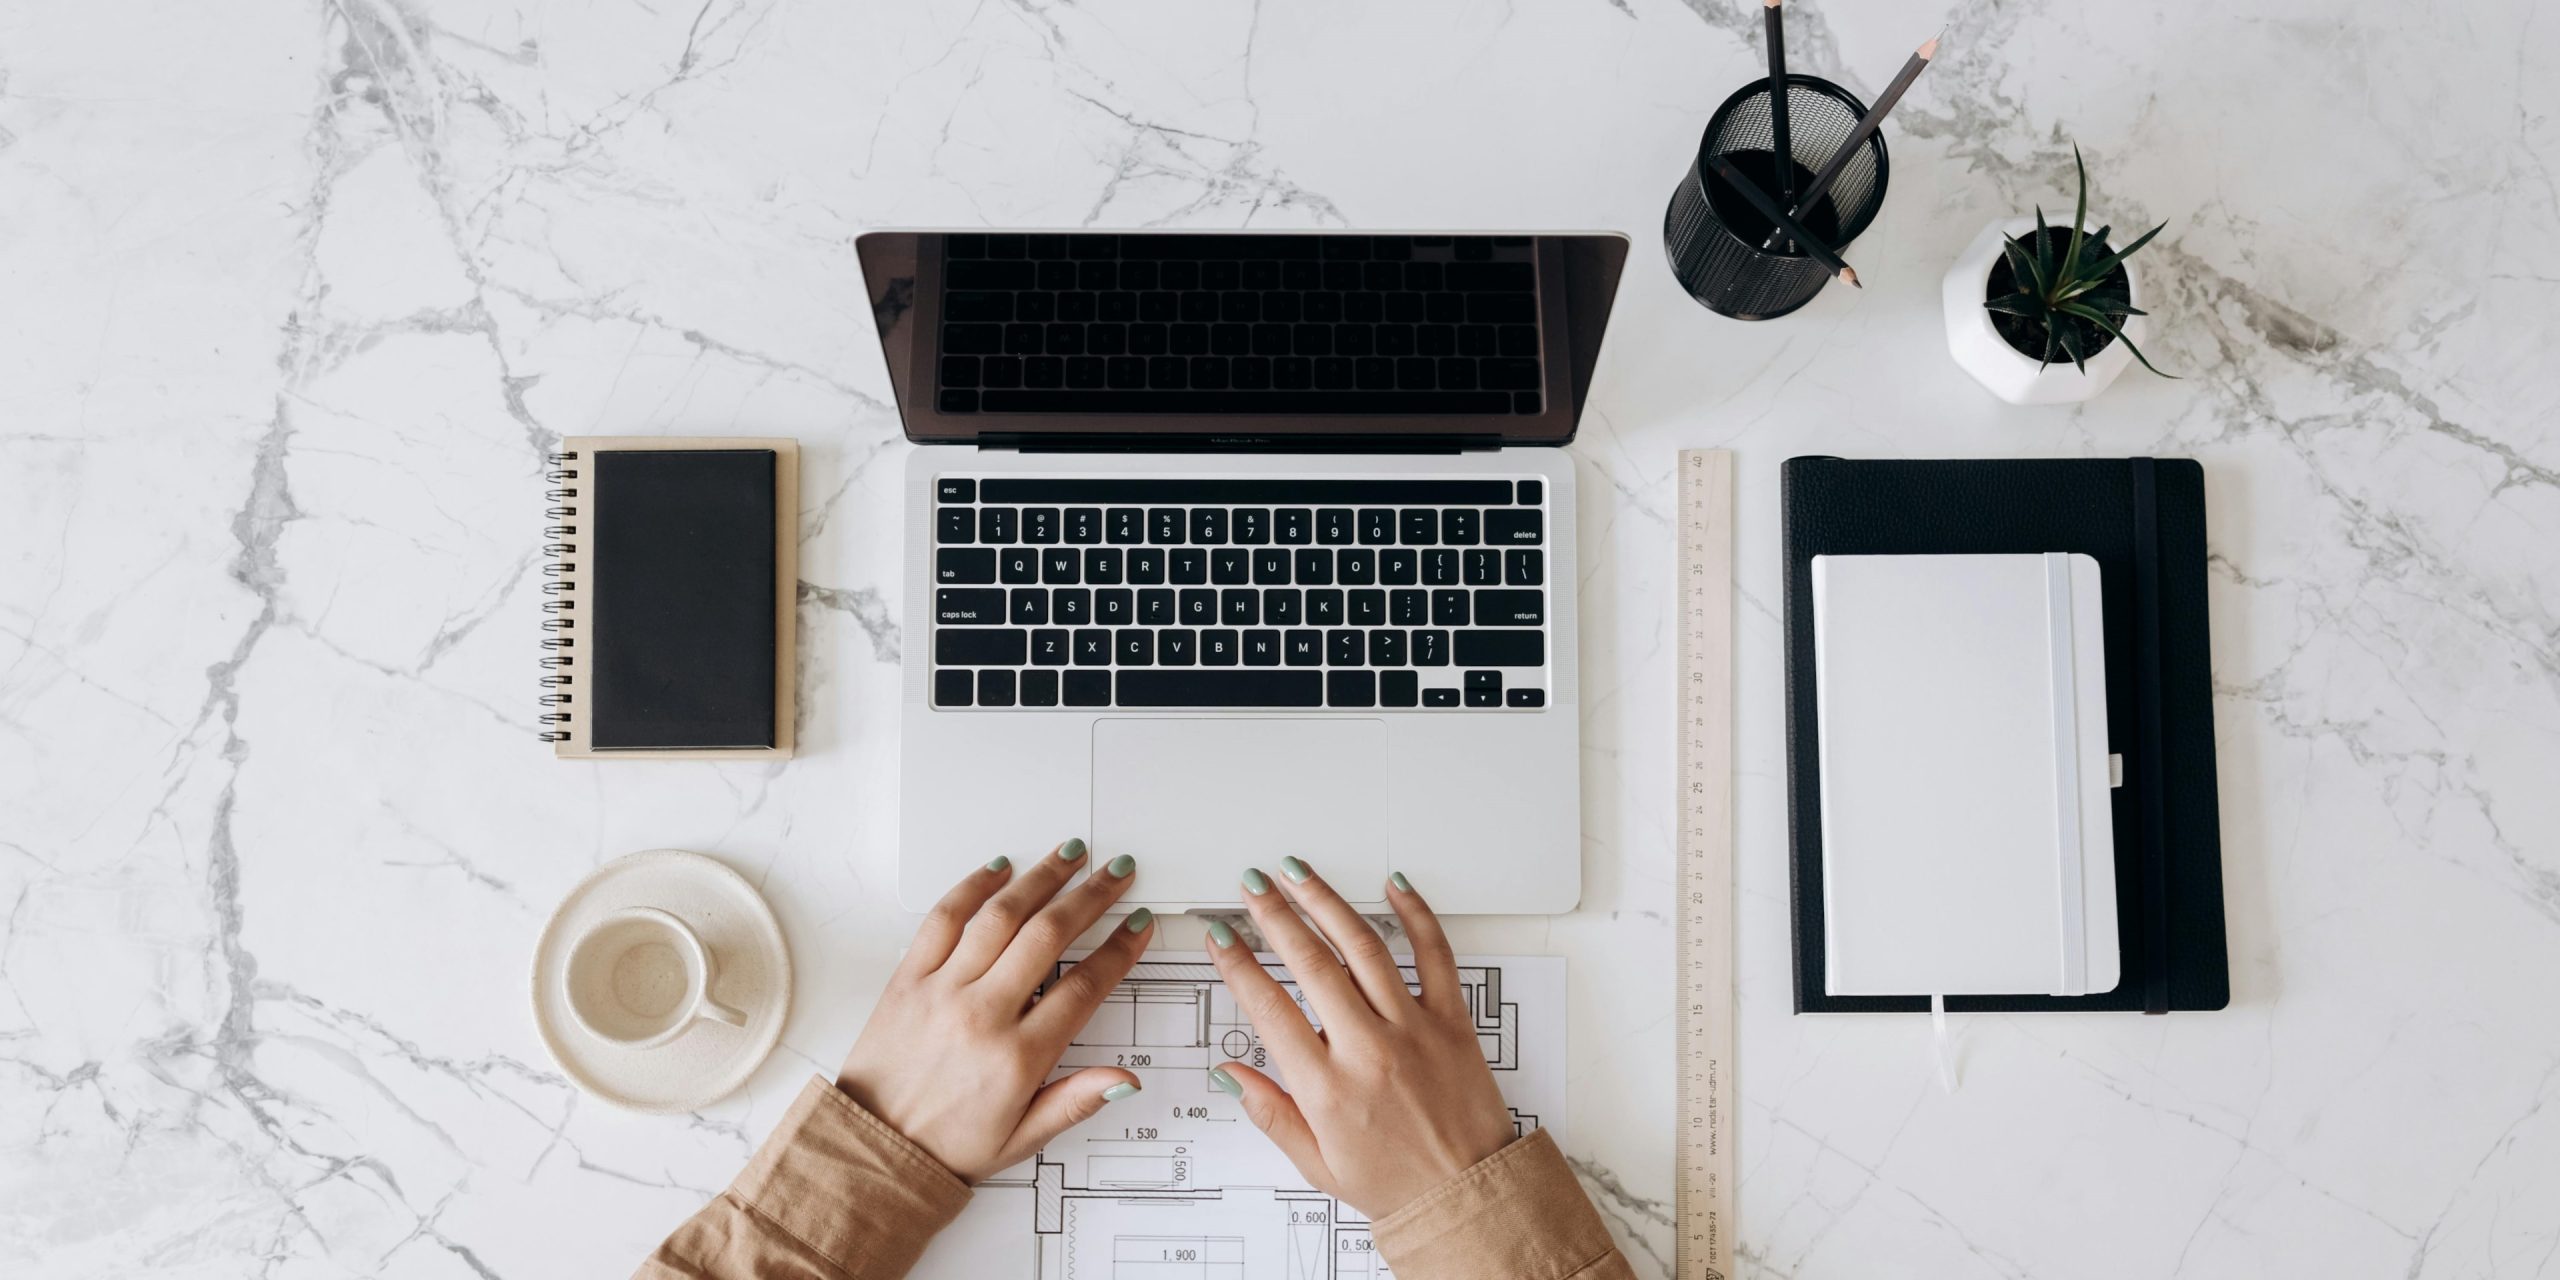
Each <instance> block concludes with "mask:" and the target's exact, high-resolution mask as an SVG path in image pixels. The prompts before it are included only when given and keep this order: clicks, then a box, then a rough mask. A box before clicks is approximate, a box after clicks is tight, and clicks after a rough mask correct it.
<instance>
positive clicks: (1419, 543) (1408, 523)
mask: <svg viewBox="0 0 2560 1280" xmlns="http://www.w3.org/2000/svg"><path fill="white" fill-rule="evenodd" d="M1399 523H1400V524H1401V525H1402V530H1401V532H1402V533H1403V535H1404V544H1405V545H1406V546H1408V547H1427V546H1430V545H1431V544H1432V543H1435V542H1438V541H1439V540H1440V513H1439V512H1437V511H1433V510H1431V509H1429V508H1428V507H1425V508H1421V509H1418V510H1412V511H1407V512H1405V513H1404V514H1403V516H1402V517H1401V518H1400V520H1399Z"/></svg>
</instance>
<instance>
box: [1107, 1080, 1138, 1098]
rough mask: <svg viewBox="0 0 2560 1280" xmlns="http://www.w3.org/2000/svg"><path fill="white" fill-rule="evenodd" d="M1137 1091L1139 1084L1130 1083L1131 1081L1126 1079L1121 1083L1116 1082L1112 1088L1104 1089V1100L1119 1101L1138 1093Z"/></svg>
mask: <svg viewBox="0 0 2560 1280" xmlns="http://www.w3.org/2000/svg"><path fill="white" fill-rule="evenodd" d="M1137 1091H1138V1086H1136V1085H1134V1084H1130V1083H1129V1082H1127V1081H1125V1080H1124V1081H1122V1082H1120V1083H1119V1084H1115V1085H1113V1086H1111V1087H1110V1088H1108V1089H1105V1090H1103V1091H1102V1100H1103V1101H1104V1102H1118V1101H1119V1100H1121V1099H1122V1098H1126V1097H1128V1096H1130V1095H1131V1094H1134V1093H1136V1092H1137Z"/></svg>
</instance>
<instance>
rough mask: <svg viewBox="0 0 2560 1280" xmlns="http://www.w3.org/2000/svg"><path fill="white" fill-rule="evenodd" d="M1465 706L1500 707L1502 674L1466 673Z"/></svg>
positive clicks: (1495, 672) (1493, 672)
mask: <svg viewBox="0 0 2560 1280" xmlns="http://www.w3.org/2000/svg"><path fill="white" fill-rule="evenodd" d="M1467 705H1468V706H1470V707H1498V706H1501V705H1502V673H1501V672H1499V671H1470V672H1468V673H1467Z"/></svg>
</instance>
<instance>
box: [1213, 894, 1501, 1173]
mask: <svg viewBox="0 0 2560 1280" xmlns="http://www.w3.org/2000/svg"><path fill="white" fill-rule="evenodd" d="M1281 873H1282V876H1283V880H1282V881H1281V882H1280V887H1278V888H1275V887H1274V882H1273V881H1272V880H1270V879H1269V878H1267V877H1265V876H1264V875H1263V874H1262V873H1261V872H1260V871H1258V870H1248V871H1247V872H1245V877H1244V887H1245V895H1244V902H1245V907H1246V909H1247V910H1249V911H1251V912H1252V913H1253V919H1254V923H1255V924H1256V925H1258V926H1260V927H1261V930H1262V936H1263V937H1264V938H1265V939H1268V940H1269V941H1270V944H1271V949H1272V950H1274V951H1276V952H1278V953H1279V954H1280V958H1281V960H1282V961H1283V962H1284V963H1285V964H1286V965H1287V967H1288V970H1289V976H1290V978H1291V979H1292V980H1294V981H1295V982H1296V983H1297V984H1298V990H1299V991H1300V992H1301V993H1303V994H1304V996H1305V998H1306V1002H1307V1007H1308V1009H1310V1010H1312V1011H1313V1012H1314V1013H1315V1015H1316V1017H1317V1019H1318V1020H1320V1021H1321V1022H1322V1023H1323V1026H1324V1030H1323V1031H1322V1032H1318V1031H1317V1030H1316V1029H1315V1028H1314V1027H1310V1026H1308V1025H1307V1020H1306V1016H1305V1014H1304V1013H1302V1012H1300V1010H1299V1008H1298V1004H1297V1002H1296V1001H1294V1000H1292V999H1290V998H1289V993H1288V991H1287V990H1286V989H1285V988H1283V987H1282V986H1281V985H1280V984H1279V983H1278V982H1277V981H1275V980H1273V978H1272V977H1271V975H1270V974H1269V973H1268V972H1266V971H1265V970H1264V969H1263V967H1262V965H1261V964H1260V963H1259V962H1257V961H1256V960H1255V959H1254V958H1253V952H1252V951H1250V950H1248V949H1246V948H1245V947H1244V946H1243V945H1242V944H1241V943H1240V942H1239V941H1238V940H1237V938H1236V935H1235V931H1234V930H1232V929H1229V928H1228V927H1227V926H1225V925H1224V924H1220V923H1217V922H1214V921H1213V922H1211V924H1210V926H1209V954H1210V956H1211V957H1212V958H1213V959H1214V960H1216V962H1217V965H1218V972H1219V975H1220V976H1221V977H1223V978H1224V979H1225V980H1226V984H1227V989H1228V990H1229V991H1230V992H1232V993H1233V994H1234V995H1235V998H1236V1003H1237V1004H1238V1005H1239V1006H1240V1007H1242V1008H1243V1010H1244V1012H1245V1015H1246V1016H1247V1017H1249V1018H1251V1019H1252V1021H1253V1029H1254V1031H1255V1032H1256V1033H1257V1034H1258V1035H1260V1036H1261V1038H1262V1043H1263V1044H1264V1046H1266V1047H1267V1048H1268V1049H1269V1050H1270V1051H1271V1054H1272V1058H1273V1060H1274V1061H1275V1062H1277V1063H1278V1065H1279V1067H1280V1070H1281V1071H1282V1072H1283V1073H1284V1074H1286V1075H1287V1077H1288V1080H1289V1087H1288V1088H1287V1089H1282V1088H1281V1087H1280V1086H1279V1085H1277V1084H1274V1083H1273V1082H1272V1081H1271V1079H1270V1077H1268V1076H1265V1075H1263V1074H1262V1073H1261V1072H1259V1071H1256V1070H1254V1069H1253V1068H1251V1067H1247V1066H1244V1065H1242V1064H1240V1063H1231V1064H1229V1065H1226V1066H1223V1067H1219V1068H1218V1069H1216V1070H1215V1071H1213V1072H1211V1073H1210V1075H1211V1078H1212V1079H1213V1080H1215V1081H1216V1082H1217V1083H1218V1085H1219V1087H1220V1088H1223V1089H1226V1090H1227V1091H1228V1092H1230V1093H1234V1094H1236V1095H1237V1096H1238V1097H1239V1098H1241V1099H1242V1100H1243V1102H1244V1109H1245V1114H1246V1115H1247V1116H1250V1117H1251V1118H1252V1120H1253V1122H1254V1123H1255V1124H1256V1125H1258V1126H1260V1127H1261V1129H1262V1131H1263V1132H1264V1133H1266V1134H1269V1135H1270V1137H1271V1140H1272V1141H1273V1142H1275V1143H1277V1144H1279V1147H1280V1150H1281V1151H1282V1152H1284V1153H1286V1154H1287V1155H1288V1157H1289V1159H1290V1161H1291V1163H1293V1164H1295V1165H1297V1166H1298V1172H1300V1173H1302V1174H1304V1175H1306V1178H1307V1181H1308V1184H1309V1185H1311V1186H1313V1187H1314V1188H1316V1189H1317V1190H1319V1191H1323V1192H1325V1193H1327V1194H1329V1195H1333V1196H1337V1197H1339V1198H1341V1199H1342V1200H1344V1201H1346V1202H1348V1203H1349V1204H1350V1205H1351V1206H1352V1207H1353V1208H1356V1209H1358V1210H1360V1211H1361V1212H1362V1213H1364V1214H1366V1215H1368V1216H1369V1217H1370V1218H1371V1219H1372V1220H1375V1219H1378V1218H1383V1217H1385V1216H1387V1215H1388V1214H1391V1213H1394V1212H1395V1211H1396V1210H1398V1209H1401V1208H1403V1207H1404V1206H1405V1205H1407V1204H1410V1203H1412V1202H1413V1201H1414V1200H1415V1199H1417V1198H1419V1197H1420V1196H1422V1195H1423V1194H1424V1193H1425V1192H1428V1191H1430V1190H1431V1189H1432V1188H1434V1187H1436V1186H1439V1185H1440V1184H1441V1183H1443V1182H1446V1181H1448V1180H1449V1179H1451V1178H1454V1177H1456V1176H1457V1175H1459V1174H1460V1173H1463V1172H1465V1171H1466V1170H1467V1169H1468V1167H1470V1166H1472V1165H1474V1164H1475V1163H1476V1162H1477V1161H1479V1160H1482V1159H1484V1158H1485V1157H1486V1156H1489V1155H1492V1154H1493V1153H1494V1152H1496V1151H1499V1150H1501V1149H1502V1148H1504V1147H1506V1146H1508V1145H1510V1143H1511V1141H1512V1139H1513V1138H1515V1137H1517V1136H1518V1134H1517V1131H1516V1130H1515V1128H1514V1126H1513V1124H1512V1120H1511V1111H1510V1108H1509V1107H1508V1106H1507V1105H1506V1104H1505V1103H1504V1102H1503V1100H1502V1093H1501V1091H1500V1090H1499V1089H1497V1088H1496V1087H1495V1086H1494V1083H1493V1071H1492V1070H1491V1068H1489V1067H1487V1066H1486V1065H1485V1060H1484V1046H1483V1045H1482V1044H1481V1043H1480V1042H1479V1041H1478V1040H1477V1039H1476V1028H1475V1019H1474V1015H1473V1013H1472V1012H1471V1011H1470V1010H1469V1009H1468V1007H1467V996H1466V992H1465V991H1464V990H1463V989H1462V988H1461V987H1460V986H1459V985H1458V965H1457V958H1456V956H1455V955H1454V954H1453V953H1452V952H1451V951H1450V948H1449V938H1448V935H1447V934H1445V933H1443V932H1442V931H1441V928H1440V919H1439V917H1438V916H1435V915H1433V914H1432V913H1431V908H1430V907H1429V906H1428V905H1427V904H1425V903H1424V902H1423V900H1422V898H1421V895H1419V894H1416V893H1415V892H1414V891H1413V887H1412V886H1411V885H1410V884H1408V883H1406V882H1405V879H1404V877H1403V876H1401V875H1399V876H1396V877H1394V878H1392V879H1391V880H1389V881H1388V885H1387V890H1388V892H1387V897H1388V901H1389V903H1390V904H1391V905H1393V906H1394V908H1395V912H1396V916H1397V917H1398V918H1399V919H1401V920H1403V921H1404V931H1405V936H1406V937H1408V938H1410V939H1412V940H1413V966H1414V968H1415V970H1416V971H1417V972H1418V973H1419V974H1420V975H1421V980H1422V993H1421V995H1420V996H1419V997H1417V996H1415V995H1414V994H1413V993H1412V992H1410V991H1408V990H1406V989H1405V984H1404V977H1403V975H1402V974H1401V973H1399V972H1398V971H1397V966H1396V959H1395V957H1394V956H1393V955H1392V954H1390V953H1389V952H1388V950H1387V944H1386V940H1385V939H1383V938H1380V937H1379V936H1378V931H1377V930H1375V929H1373V928H1371V927H1369V922H1368V921H1366V920H1363V919H1361V918H1360V914H1359V913H1358V912H1356V911H1354V910H1352V909H1351V905H1350V904H1349V903H1347V902H1345V901H1343V899H1342V895H1341V894H1339V893H1336V892H1335V891H1334V890H1333V887H1332V886H1330V885H1328V884H1326V883H1325V882H1324V880H1323V879H1322V878H1321V877H1319V876H1317V875H1316V874H1315V872H1314V870H1313V869H1312V868H1310V867H1308V866H1307V864H1305V863H1303V862H1300V861H1299V860H1297V859H1296V858H1284V859H1282V860H1281ZM1283 892H1286V894H1287V895H1288V899H1289V901H1283V900H1282V898H1281V894H1282V893H1283ZM1290 901H1294V902H1295V903H1296V904H1297V905H1298V906H1300V907H1302V908H1304V909H1305V911H1306V913H1307V917H1308V919H1307V920H1301V919H1299V918H1298V915H1297V913H1296V912H1294V911H1292V910H1290V907H1289V902H1290ZM1309 921H1312V922H1313V924H1314V926H1315V927H1314V928H1309V927H1308V923H1309ZM1317 930H1322V931H1323V935H1322V936H1321V937H1319V936H1318V935H1317ZM1328 941H1330V942H1331V943H1332V946H1331V947H1327V946H1326V943H1327V942H1328ZM1336 952H1339V953H1340V958H1339V959H1337V958H1336V957H1335V953H1336Z"/></svg>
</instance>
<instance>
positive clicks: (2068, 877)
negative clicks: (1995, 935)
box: [2044, 551, 2089, 996]
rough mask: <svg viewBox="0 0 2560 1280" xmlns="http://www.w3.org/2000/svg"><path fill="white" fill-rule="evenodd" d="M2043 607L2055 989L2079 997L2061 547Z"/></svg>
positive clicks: (2080, 904)
mask: <svg viewBox="0 0 2560 1280" xmlns="http://www.w3.org/2000/svg"><path fill="white" fill-rule="evenodd" d="M2044 612H2045V632H2046V634H2047V635H2049V636H2051V637H2052V650H2051V653H2050V655H2049V658H2048V670H2049V672H2050V673H2051V677H2052V680H2051V684H2052V689H2053V839H2054V850H2055V854H2054V857H2055V863H2054V897H2055V898H2056V899H2057V905H2058V906H2059V907H2060V910H2059V911H2058V912H2057V913H2056V914H2057V915H2058V916H2059V917H2060V918H2061V921H2062V932H2061V938H2060V942H2061V946H2062V967H2061V972H2060V975H2059V981H2060V983H2061V985H2060V986H2059V987H2058V988H2056V990H2055V994H2056V995H2065V996H2076V995H2085V994H2087V993H2088V990H2089V939H2088V936H2087V935H2088V927H2089V925H2088V915H2089V907H2088V898H2087V896H2086V894H2085V892H2084V891H2083V889H2082V887H2081V875H2082V871H2081V855H2080V691H2079V687H2078V678H2077V670H2076V668H2077V664H2078V660H2079V659H2078V654H2079V646H2078V645H2077V643H2076V642H2075V641H2074V640H2073V637H2072V634H2071V621H2072V619H2071V614H2072V608H2071V557H2070V556H2068V555H2065V554H2063V553H2061V552H2059V551H2048V552H2046V553H2045V557H2044Z"/></svg>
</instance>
